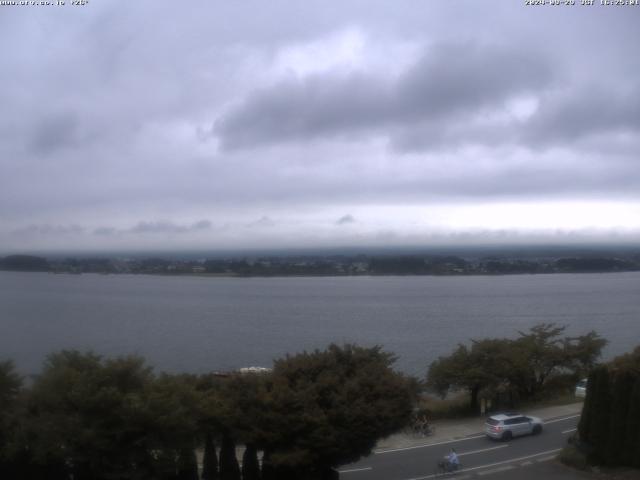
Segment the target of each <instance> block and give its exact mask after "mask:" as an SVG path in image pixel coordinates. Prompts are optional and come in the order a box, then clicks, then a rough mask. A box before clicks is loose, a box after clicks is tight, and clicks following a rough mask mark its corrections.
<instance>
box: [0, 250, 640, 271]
mask: <svg viewBox="0 0 640 480" xmlns="http://www.w3.org/2000/svg"><path fill="white" fill-rule="evenodd" d="M0 270H8V271H25V272H52V273H131V274H164V275H181V274H182V275H185V274H189V275H194V274H196V275H212V276H344V275H350V276H353V275H505V274H535V273H603V272H631V271H640V251H638V250H620V251H613V250H612V251H603V250H598V251H591V252H588V251H587V252H583V251H579V250H578V251H571V250H569V251H566V250H559V251H555V250H552V251H540V252H529V253H527V254H525V253H523V252H522V251H513V252H509V251H504V252H500V253H497V252H494V253H492V254H487V252H484V253H480V252H475V253H472V252H469V254H468V255H466V256H458V255H435V254H410V255H409V254H386V255H377V254H376V255H364V254H358V255H349V254H333V255H286V256H255V255H254V256H239V257H226V258H206V257H205V258H199V259H184V258H181V259H178V258H161V257H139V256H135V257H117V258H116V257H98V256H92V257H67V258H45V257H41V256H34V255H8V256H5V257H4V258H2V257H0Z"/></svg>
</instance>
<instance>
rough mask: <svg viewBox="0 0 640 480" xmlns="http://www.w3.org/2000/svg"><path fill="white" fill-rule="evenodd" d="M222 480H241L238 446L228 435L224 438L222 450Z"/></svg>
mask: <svg viewBox="0 0 640 480" xmlns="http://www.w3.org/2000/svg"><path fill="white" fill-rule="evenodd" d="M220 480H240V466H239V465H238V459H237V458H236V444H235V442H234V441H233V439H232V438H231V436H230V435H229V434H227V433H225V434H224V435H223V436H222V446H221V448H220Z"/></svg>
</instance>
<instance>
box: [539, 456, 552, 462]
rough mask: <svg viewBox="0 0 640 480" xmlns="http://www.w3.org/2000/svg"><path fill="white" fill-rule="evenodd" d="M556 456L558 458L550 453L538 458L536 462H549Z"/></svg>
mask: <svg viewBox="0 0 640 480" xmlns="http://www.w3.org/2000/svg"><path fill="white" fill-rule="evenodd" d="M554 458H556V456H555V455H549V456H548V457H542V458H538V459H537V460H536V462H548V461H549V460H553V459H554Z"/></svg>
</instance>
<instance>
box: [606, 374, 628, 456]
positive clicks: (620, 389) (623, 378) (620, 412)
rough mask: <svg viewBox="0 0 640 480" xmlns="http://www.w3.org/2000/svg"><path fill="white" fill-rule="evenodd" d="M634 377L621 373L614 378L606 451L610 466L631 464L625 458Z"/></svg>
mask: <svg viewBox="0 0 640 480" xmlns="http://www.w3.org/2000/svg"><path fill="white" fill-rule="evenodd" d="M633 384H634V377H633V376H632V375H631V374H630V372H624V371H623V372H619V373H617V374H616V375H615V376H614V377H613V385H612V387H613V389H612V395H611V396H612V403H611V420H610V422H609V435H608V441H607V450H606V454H605V457H606V463H608V464H610V465H625V464H629V461H630V459H629V460H627V459H626V458H625V457H626V455H625V451H624V447H625V441H626V438H625V437H626V435H625V433H626V426H627V423H628V418H627V416H628V414H629V400H630V397H631V391H632V390H633Z"/></svg>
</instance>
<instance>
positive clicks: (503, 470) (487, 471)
mask: <svg viewBox="0 0 640 480" xmlns="http://www.w3.org/2000/svg"><path fill="white" fill-rule="evenodd" d="M514 468H516V467H514V466H513V465H505V466H504V467H498V468H494V469H493V470H485V471H483V472H478V475H490V474H492V473H499V472H505V471H507V470H513V469H514Z"/></svg>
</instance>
